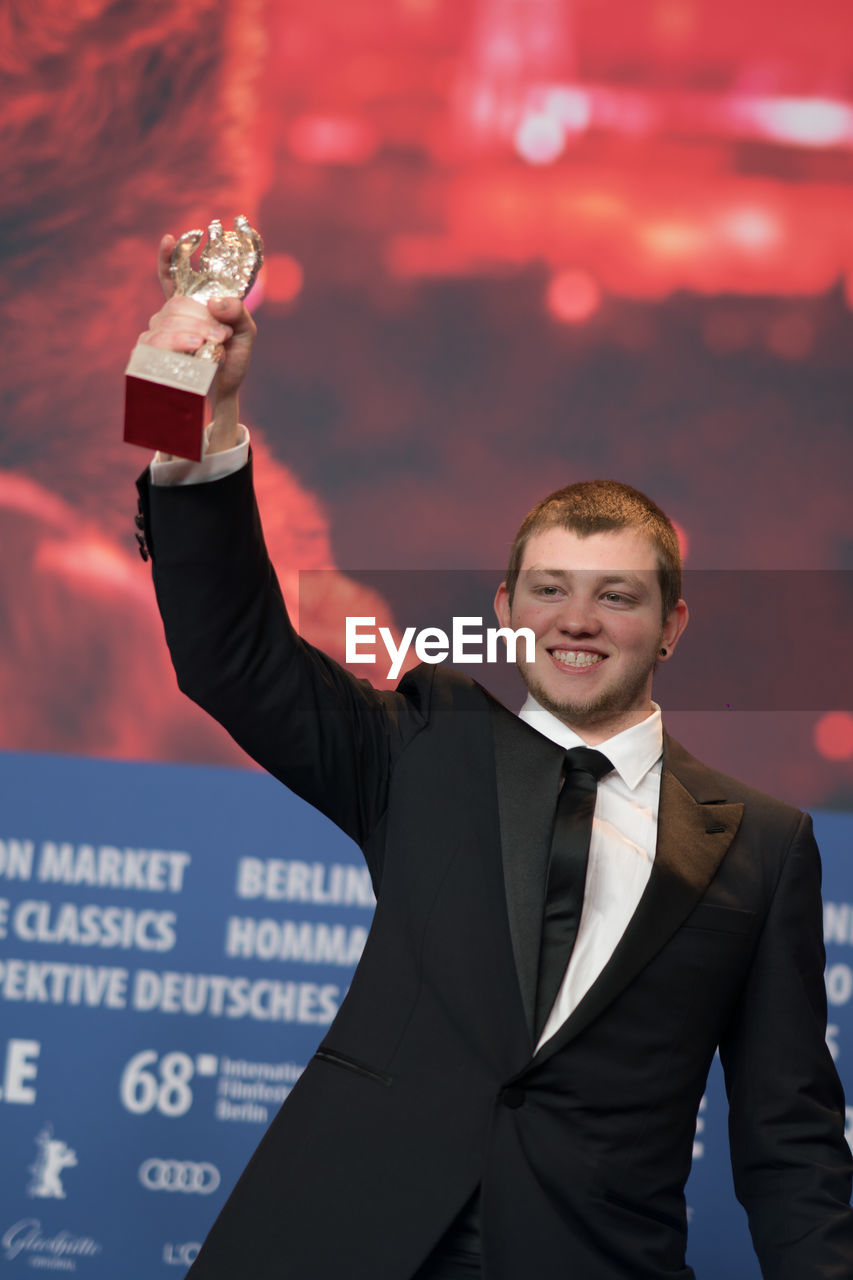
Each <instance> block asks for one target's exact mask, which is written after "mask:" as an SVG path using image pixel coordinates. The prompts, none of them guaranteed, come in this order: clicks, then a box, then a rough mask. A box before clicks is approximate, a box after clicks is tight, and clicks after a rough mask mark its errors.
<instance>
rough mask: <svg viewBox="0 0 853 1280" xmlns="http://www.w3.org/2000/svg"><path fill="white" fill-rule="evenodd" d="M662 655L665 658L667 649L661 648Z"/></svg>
mask: <svg viewBox="0 0 853 1280" xmlns="http://www.w3.org/2000/svg"><path fill="white" fill-rule="evenodd" d="M660 656H661V657H662V658H665V657H666V649H661V651H660Z"/></svg>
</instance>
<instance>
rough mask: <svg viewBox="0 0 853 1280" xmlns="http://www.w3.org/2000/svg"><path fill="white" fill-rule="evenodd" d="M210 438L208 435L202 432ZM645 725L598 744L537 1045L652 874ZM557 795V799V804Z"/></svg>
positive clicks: (654, 745) (214, 461)
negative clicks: (564, 959)
mask: <svg viewBox="0 0 853 1280" xmlns="http://www.w3.org/2000/svg"><path fill="white" fill-rule="evenodd" d="M205 443H206V435H205ZM248 456H249V433H248V431H247V430H246V428H245V427H244V426H241V427H240V437H239V440H238V443H237V444H236V445H235V447H234V448H233V449H225V450H223V451H222V452H221V453H212V454H205V456H204V457H203V458H202V460H201V462H190V461H187V460H186V459H184V458H173V459H171V460H169V461H162V460H161V459H160V455H159V454H158V455H157V457H156V458H155V459H154V461H153V462H152V463H151V482H152V484H177V485H184V484H201V483H204V482H205V481H208V480H216V479H218V478H219V477H221V476H226V475H229V474H231V473H232V472H234V471H238V470H239V469H240V467H242V466H245V464H246V461H247V459H248ZM652 707H653V710H652V713H651V714H650V715H649V716H648V718H647V719H645V720H643V721H642V722H641V723H640V724H635V725H632V726H631V728H630V729H625V730H623V732H622V733H617V734H616V735H615V736H614V737H612V738H609V739H608V740H607V742H601V743H599V744H598V746H597V749H598V750H601V751H603V752H604V754H605V755H606V756H607V758H608V759H609V760H610V762H611V764H612V765H613V769H614V772H613V773H608V774H607V775H606V776H605V777H604V778H602V779H601V781H600V782H599V784H598V791H597V794H596V800H595V814H594V816H593V824H592V838H591V840H590V846H589V862H588V864H587V871H586V887H585V889H584V900H583V910H582V912H581V919H580V925H579V926H578V935H577V939H576V941H575V945H574V949H573V950H572V955H571V959H570V960H569V966H568V968H567V970H566V975H565V977H564V978H563V982H562V985H561V986H560V990H559V991H558V992H557V998H556V1000H555V1001H554V1007H553V1009H552V1010H551V1013H550V1015H549V1017H548V1021H547V1022H546V1023H545V1026H544V1028H543V1031H542V1035H541V1037H540V1039H539V1045H538V1046H537V1048H539V1047H540V1046H541V1045H543V1044H544V1043H545V1041H546V1040H550V1038H551V1036H553V1035H554V1033H555V1032H556V1031H558V1030H559V1029H560V1027H561V1026H562V1025H563V1023H564V1022H565V1021H566V1019H567V1018H568V1016H569V1014H570V1013H571V1012H572V1010H573V1009H574V1008H575V1006H576V1005H577V1004H578V1003H579V1002H580V1000H581V999H582V997H583V996H584V995H585V994H586V992H587V991H588V990H589V988H590V987H591V986H592V984H593V982H594V981H595V979H596V978H597V977H598V975H599V974H600V973H601V971H602V969H603V968H604V966H605V965H606V963H607V961H608V960H609V959H610V957H611V956H612V955H613V952H614V951H615V949H616V944H617V943H618V941H619V939H620V938H621V937H622V934H623V933H624V932H625V928H626V926H627V924H628V921H629V920H630V919H631V916H632V915H633V914H634V912H635V911H636V909H637V904H638V903H639V901H640V898H641V897H642V894H643V890H644V889H645V887H646V885H647V884H648V881H649V876H650V875H651V872H652V863H653V862H654V858H655V845H656V843H657V826H658V804H659V802H660V775H661V758H662V751H663V727H662V724H661V714H660V707H659V706H657V705H656V704H655V703H652ZM519 714H520V716H521V719H522V720H524V721H525V723H526V724H529V725H530V726H531V727H532V728H534V729H536V730H537V731H538V732H539V733H542V734H544V735H545V737H547V738H550V739H551V741H552V742H556V743H557V745H558V746H561V747H565V748H568V747H583V746H586V745H587V743H585V742H584V741H583V739H582V738H580V737H579V736H578V735H577V734H576V733H575V732H574V731H573V730H572V729H570V728H569V727H568V725H565V724H563V722H562V720H558V719H557V717H556V716H554V715H552V714H551V712H550V711H546V710H545V708H544V707H541V706H540V705H539V703H538V702H536V700H535V699H534V698H532V697H530V696H528V698H527V701H526V702H525V704H524V706H523V707H522V708H521V711H520V713H519ZM556 804H557V797H556V796H555V797H554V806H555V809H556Z"/></svg>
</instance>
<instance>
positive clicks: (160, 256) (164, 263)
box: [157, 235, 176, 298]
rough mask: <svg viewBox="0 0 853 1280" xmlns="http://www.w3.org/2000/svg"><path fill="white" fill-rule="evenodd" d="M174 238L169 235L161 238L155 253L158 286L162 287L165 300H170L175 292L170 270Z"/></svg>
mask: <svg viewBox="0 0 853 1280" xmlns="http://www.w3.org/2000/svg"><path fill="white" fill-rule="evenodd" d="M175 243H176V241H175V237H174V236H170V235H165V236H163V239H162V240H161V241H160V247H159V249H158V251H157V275H158V276H159V278H160V284H161V285H162V286H163V292H164V293H165V295H166V297H167V298H171V296H172V294H173V293H174V292H175V286H174V283H173V282H172V273H171V270H170V267H171V264H172V250H173V249H174V247H175Z"/></svg>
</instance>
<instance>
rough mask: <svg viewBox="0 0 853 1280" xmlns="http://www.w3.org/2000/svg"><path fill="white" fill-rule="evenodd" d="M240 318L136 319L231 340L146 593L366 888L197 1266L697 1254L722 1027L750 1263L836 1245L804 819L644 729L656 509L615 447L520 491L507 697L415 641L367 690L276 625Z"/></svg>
mask: <svg viewBox="0 0 853 1280" xmlns="http://www.w3.org/2000/svg"><path fill="white" fill-rule="evenodd" d="M170 249H171V244H170V242H169V241H168V240H167V241H164V244H163V246H162V253H161V269H163V267H164V265H165V263H166V262H167V260H168V254H169V252H170ZM253 333H254V329H253V326H252V323H251V321H250V319H249V318H248V315H247V313H246V312H245V310H244V308H243V307H242V305H241V304H240V303H238V302H236V301H229V302H225V303H220V304H214V303H211V304H209V307H208V308H207V309H205V308H203V307H201V306H199V305H198V304H195V303H192V302H191V301H188V300H187V299H177V298H176V299H171V300H170V301H169V302H167V303H166V306H165V307H164V308H163V310H162V311H161V312H160V313H159V314H158V315H157V316H156V317H154V318H153V320H152V322H151V328H150V329H149V331H148V333H147V334H145V335H143V341H147V342H150V343H152V344H153V345H157V346H162V347H165V348H167V349H181V350H194V349H195V348H196V347H197V346H198V345H199V344H200V343H201V342H202V341H203V340H204V339H206V338H208V337H212V338H213V339H214V340H218V341H222V340H224V341H225V343H226V356H225V362H224V366H223V370H222V373H221V374H220V383H219V391H220V394H219V400H218V404H217V411H216V415H215V418H214V423H213V426H212V428H211V431H210V436H209V441H208V450H209V453H208V458H207V460H206V461H205V462H203V463H202V464H200V466H199V468H194V467H189V466H188V464H185V463H183V462H181V461H174V460H173V461H168V460H159V461H157V462H156V463H155V464H154V466H153V468H152V475H151V477H150V481H151V482H149V479H147V478H146V479H143V481H142V482H141V484H140V494H141V500H142V509H143V512H144V515H145V523H146V536H147V539H148V543H149V547H150V549H151V554H152V559H153V564H154V574H155V583H156V587H157V594H158V600H159V603H160V607H161V611H162V613H163V618H164V623H165V627H166V634H167V638H168V641H169V645H170V649H171V652H172V656H173V660H174V663H175V668H176V671H177V674H178V680H179V683H180V684H181V687H182V688H183V689H184V690H185V692H187V693H188V694H189V696H191V697H193V698H194V699H195V700H196V701H198V702H199V703H200V704H201V705H203V706H205V707H206V708H207V709H208V710H209V711H210V712H211V714H213V715H214V716H216V718H217V719H219V720H220V721H221V722H222V723H223V724H224V725H225V726H226V727H227V728H228V729H229V730H230V732H231V733H232V734H233V735H234V737H235V738H236V739H237V741H238V742H240V743H241V744H242V745H243V746H244V747H245V748H246V750H247V751H248V752H249V753H250V754H251V755H252V756H254V758H255V759H257V760H258V761H259V762H260V763H261V764H262V765H264V766H265V767H266V768H267V769H268V770H270V772H272V773H273V774H274V775H275V776H276V777H278V778H280V779H281V780H282V781H283V782H284V783H286V785H288V786H290V787H292V788H293V789H294V790H295V791H297V792H298V793H299V794H300V795H302V796H303V797H304V798H305V799H307V800H309V801H310V802H311V803H312V804H315V805H316V806H317V807H318V808H320V809H322V811H323V812H325V813H326V814H328V815H329V816H330V817H331V818H332V819H333V821H335V822H336V823H337V824H338V825H339V826H340V827H342V828H343V830H344V831H346V832H347V833H348V834H349V835H351V836H352V837H353V838H354V839H355V840H356V841H357V842H358V843H359V844H360V845H361V847H362V849H363V851H364V855H365V858H366V859H367V862H368V865H369V866H370V869H371V873H372V875H373V880H374V885H375V888H376V894H377V909H376V914H375V918H374V923H373V926H372V929H371V933H370V937H369V939H368V943H367V946H366V948H365V952H364V955H363V957H362V960H361V962H360V964H359V967H358V970H357V972H356V975H355V977H354V979H353V983H352V986H351V988H350V991H349V993H348V995H347V998H346V1000H345V1001H344V1004H343V1005H342V1007H341V1009H340V1012H339V1013H338V1015H337V1017H336V1018H335V1021H334V1022H333V1024H332V1026H331V1027H330V1029H329V1031H328V1034H327V1035H326V1037H325V1038H324V1040H323V1043H322V1045H321V1047H320V1049H319V1050H318V1052H317V1054H316V1055H315V1057H314V1059H313V1060H312V1062H311V1063H310V1064H309V1066H308V1068H307V1069H306V1071H305V1073H304V1074H303V1076H302V1078H301V1079H300V1081H299V1083H298V1085H297V1087H296V1088H295V1089H294V1090H293V1093H292V1094H291V1096H290V1097H289V1098H288V1101H287V1103H286V1104H285V1106H284V1107H283V1108H282V1110H281V1112H280V1113H279V1115H278V1116H277V1117H276V1119H275V1121H274V1122H273V1125H272V1126H271V1128H270V1130H269V1132H268V1133H267V1135H266V1137H265V1138H264V1140H263V1141H262V1143H261V1145H260V1147H259V1149H258V1151H257V1152H256V1153H255V1155H254V1157H253V1159H252V1161H251V1163H250V1164H249V1166H248V1168H247V1170H246V1172H245V1173H244V1175H243V1177H242V1178H241V1180H240V1182H239V1183H238V1185H237V1187H236V1189H235V1190H234V1192H233V1193H232V1196H231V1197H230V1199H229V1201H228V1203H227V1204H226V1206H225V1208H224V1209H223V1211H222V1213H221V1215H220V1217H219V1219H218V1220H217V1223H216V1224H215V1226H214V1228H213V1230H212V1231H211V1233H210V1235H209V1237H208V1240H207V1242H206V1243H205V1246H204V1248H203V1249H202V1251H201V1253H200V1254H199V1257H198V1259H197V1261H196V1262H195V1264H194V1266H193V1268H192V1271H191V1274H192V1275H193V1276H194V1277H198V1280H234V1278H235V1277H236V1276H247V1277H252V1280H297V1278H298V1280H308V1278H309V1277H310V1278H311V1280H342V1278H344V1277H345V1278H346V1280H380V1278H381V1280H412V1277H414V1276H416V1275H417V1277H418V1280H426V1277H429V1278H430V1280H452V1278H453V1277H462V1276H483V1277H487V1278H488V1280H529V1277H536V1280H566V1277H577V1278H578V1280H663V1278H664V1277H667V1278H672V1280H675V1278H677V1280H687V1278H688V1277H690V1276H691V1275H692V1272H691V1270H690V1269H689V1268H688V1267H687V1265H686V1263H685V1257H684V1255H685V1242H686V1214H685V1205H684V1196H683V1187H684V1182H685V1180H686V1177H687V1174H688V1172H689V1168H690V1161H691V1152H692V1143H693V1136H694V1131H695V1121H696V1114H697V1109H698V1106H699V1102H700V1100H701V1096H702V1093H703V1090H704V1085H705V1080H706V1076H707V1072H708V1069H709V1066H710V1063H711V1060H712V1058H713V1055H714V1052H715V1050H716V1048H717V1046H719V1048H720V1053H721V1057H722V1061H723V1066H724V1070H725V1073H726V1080H727V1087H728V1092H729V1099H730V1135H731V1151H732V1162H733V1167H734V1171H735V1182H736V1188H737V1192H738V1195H739V1197H740V1199H741V1200H742V1202H743V1204H744V1205H745V1207H746V1209H747V1212H748V1214H749V1220H750V1227H751V1230H752V1234H753V1239H754V1243H755V1247H756V1251H757V1253H758V1256H759V1259H760V1261H761V1266H762V1269H763V1273H764V1275H765V1277H767V1278H768V1280H818V1278H821V1280H841V1277H851V1276H853V1215H851V1211H850V1208H849V1197H850V1189H851V1159H850V1152H849V1150H848V1147H847V1144H846V1142H845V1139H844V1131H843V1130H844V1126H843V1117H844V1106H843V1098H842V1095H841V1089H840V1085H839V1082H838V1078H837V1075H836V1073H835V1070H834V1067H833V1064H832V1061H831V1058H830V1056H829V1053H828V1052H827V1049H826V1046H825V1043H824V1031H825V1017H826V1011H825V997H824V989H823V977H822V972H823V947H822V938H821V910H820V896H819V860H818V854H817V849H816V847H815V844H814V840H813V837H812V835H811V824H810V822H809V819H808V818H807V817H806V816H804V815H803V814H801V813H799V812H797V811H796V810H794V809H792V808H790V807H789V806H787V805H784V804H782V803H780V802H778V801H775V800H772V799H770V798H769V797H767V796H764V795H761V794H760V793H758V792H755V791H753V790H752V789H750V788H749V787H746V786H744V785H743V784H741V783H738V782H735V781H734V780H732V779H729V778H725V777H723V776H722V775H719V774H717V773H715V772H713V771H712V770H709V769H707V768H705V767H704V766H703V765H701V764H699V763H698V762H697V761H696V760H694V759H692V757H690V756H689V755H688V754H687V752H685V751H684V750H683V748H681V747H679V746H678V744H677V743H675V742H673V741H672V740H671V739H670V738H668V737H667V735H666V734H665V733H664V732H663V729H662V726H661V720H660V711H659V709H658V708H656V707H655V706H654V704H653V703H652V701H651V685H652V676H653V672H654V668H655V665H656V663H657V662H659V661H667V660H668V659H669V658H670V656H671V654H672V652H673V650H674V648H675V647H676V645H677V644H678V641H679V638H680V636H681V634H682V632H683V630H684V627H685V626H686V622H687V609H686V606H685V605H684V602H683V601H682V600H681V599H680V565H679V560H678V549H677V541H676V538H675V534H674V531H673V529H672V526H671V524H670V522H669V521H668V520H667V519H666V517H665V516H664V515H663V514H662V513H661V512H660V511H659V510H658V508H657V507H655V505H654V504H653V503H651V502H650V501H649V500H648V499H647V498H645V497H643V495H641V494H638V493H637V492H636V491H635V490H633V489H630V488H629V487H627V486H624V485H619V484H616V483H613V482H593V483H591V484H586V485H580V486H570V488H569V489H567V490H564V491H561V492H560V493H558V494H556V495H552V497H551V498H550V499H546V501H545V502H544V503H542V504H540V506H539V507H537V508H535V509H534V511H533V512H531V514H530V516H529V517H528V518H527V520H526V521H525V523H524V525H523V526H522V529H521V530H520V531H519V535H518V538H517V539H516V543H515V545H514V548H513V554H512V559H511V564H510V571H509V573H508V575H507V581H506V582H505V583H503V584H501V586H500V588H499V589H498V593H497V597H496V602H495V604H496V610H497V614H498V618H499V620H500V622H501V624H502V625H512V626H514V627H520V626H527V627H530V628H531V629H532V630H533V632H534V634H535V637H536V646H535V655H534V658H533V661H531V662H529V663H527V662H525V663H523V664H521V670H522V675H523V676H524V679H525V681H526V683H527V686H528V689H529V691H530V695H531V696H530V697H529V698H528V700H527V702H526V704H525V707H524V708H523V710H522V713H521V716H520V717H519V716H515V715H513V714H511V713H510V712H508V711H507V710H506V709H505V708H504V707H502V706H501V705H500V704H499V703H497V702H496V701H495V700H494V699H492V698H491V697H490V696H489V695H488V694H487V693H486V692H485V691H484V690H483V689H482V688H481V687H480V686H478V685H476V684H474V683H472V682H471V681H469V680H468V679H466V678H464V677H462V676H460V675H458V674H457V673H455V672H452V671H450V670H447V669H445V668H441V667H435V666H421V667H418V668H416V669H415V670H414V671H412V672H410V673H409V674H408V675H407V676H405V677H404V679H403V680H402V681H401V683H400V685H399V688H398V690H397V691H396V692H394V693H381V692H377V691H374V690H372V689H371V688H370V687H369V686H367V685H365V684H364V683H362V682H359V681H356V680H354V679H353V678H352V677H351V676H350V675H349V674H348V673H347V672H346V671H345V670H343V669H342V668H341V667H339V666H337V664H335V663H334V662H332V661H331V660H330V659H329V658H327V657H326V656H325V655H324V654H322V653H320V652H319V651H317V650H316V649H313V648H312V647H311V646H308V645H306V644H305V643H304V642H303V641H301V640H300V639H299V637H298V636H297V635H296V634H295V633H294V631H293V629H292V627H291V625H290V622H289V620H288V618H287V614H286V611H285V608H284V604H283V602H282V599H281V596H280V593H279V590H278V586H277V583H276V581H275V576H274V574H273V571H272V568H271V566H270V564H269V561H268V559H267V556H266V552H265V549H264V545H263V539H262V536H261V532H260V526H259V522H258V519H257V514H256V510H255V507H254V501H253V496H252V487H251V464H250V462H247V461H246V455H247V452H248V448H247V444H246V442H245V439H244V438H243V436H242V434H241V430H240V429H239V428H238V426H237V403H236V400H237V391H238V388H239V385H240V382H241V380H242V377H243V376H244V374H245V371H246V366H247V361H248V353H249V348H250V346H251V340H252V337H253ZM211 469H213V472H214V475H215V476H216V478H215V479H213V480H210V475H209V474H208V473H209V472H210V470H211ZM193 480H195V481H205V480H210V482H209V483H189V482H190V481H193ZM152 482H153V483H152ZM589 748H595V749H597V750H593V751H590V750H589ZM581 775H582V776H581ZM596 778H598V779H599V781H598V782H597V785H596ZM593 807H594V812H595V819H596V821H595V823H594V825H593V824H592V809H593ZM584 814H586V817H583V815H584ZM584 823H586V827H584ZM590 826H592V833H591V837H590V834H589V827H590ZM579 851H580V852H579ZM578 857H580V861H578ZM578 868H580V871H579V870H578ZM578 879H580V885H579V886H578ZM555 938H556V939H557V944H558V945H555V941H554V940H555Z"/></svg>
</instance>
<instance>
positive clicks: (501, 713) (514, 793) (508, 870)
mask: <svg viewBox="0 0 853 1280" xmlns="http://www.w3.org/2000/svg"><path fill="white" fill-rule="evenodd" d="M490 707H491V712H492V733H493V738H494V747H495V768H496V773H497V789H498V814H499V818H500V835H501V858H502V861H503V875H504V884H505V886H506V903H507V914H508V916H509V931H510V935H511V937H512V950H513V956H514V958H515V968H516V973H517V974H518V984H519V988H520V990H521V999H522V1003H523V1005H524V1014H525V1018H526V1021H527V1027H528V1031H529V1032H530V1035H531V1039H532V1035H533V1018H534V1011H535V1005H536V979H537V972H538V968H539V938H540V934H541V930H542V915H543V911H544V907H545V884H546V879H547V874H548V858H549V853H550V848H551V831H552V827H553V824H554V814H555V812H556V807H557V792H558V788H559V784H560V777H561V774H562V768H563V755H564V752H563V750H562V748H561V747H559V746H557V744H556V743H554V742H551V740H550V739H549V738H546V737H544V736H543V735H542V734H541V733H537V731H536V730H535V729H531V728H530V726H529V725H527V724H525V723H524V721H523V720H519V718H518V716H517V715H514V714H513V712H511V711H507V709H506V707H504V706H502V705H501V704H500V703H499V702H497V701H494V700H493V699H490Z"/></svg>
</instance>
